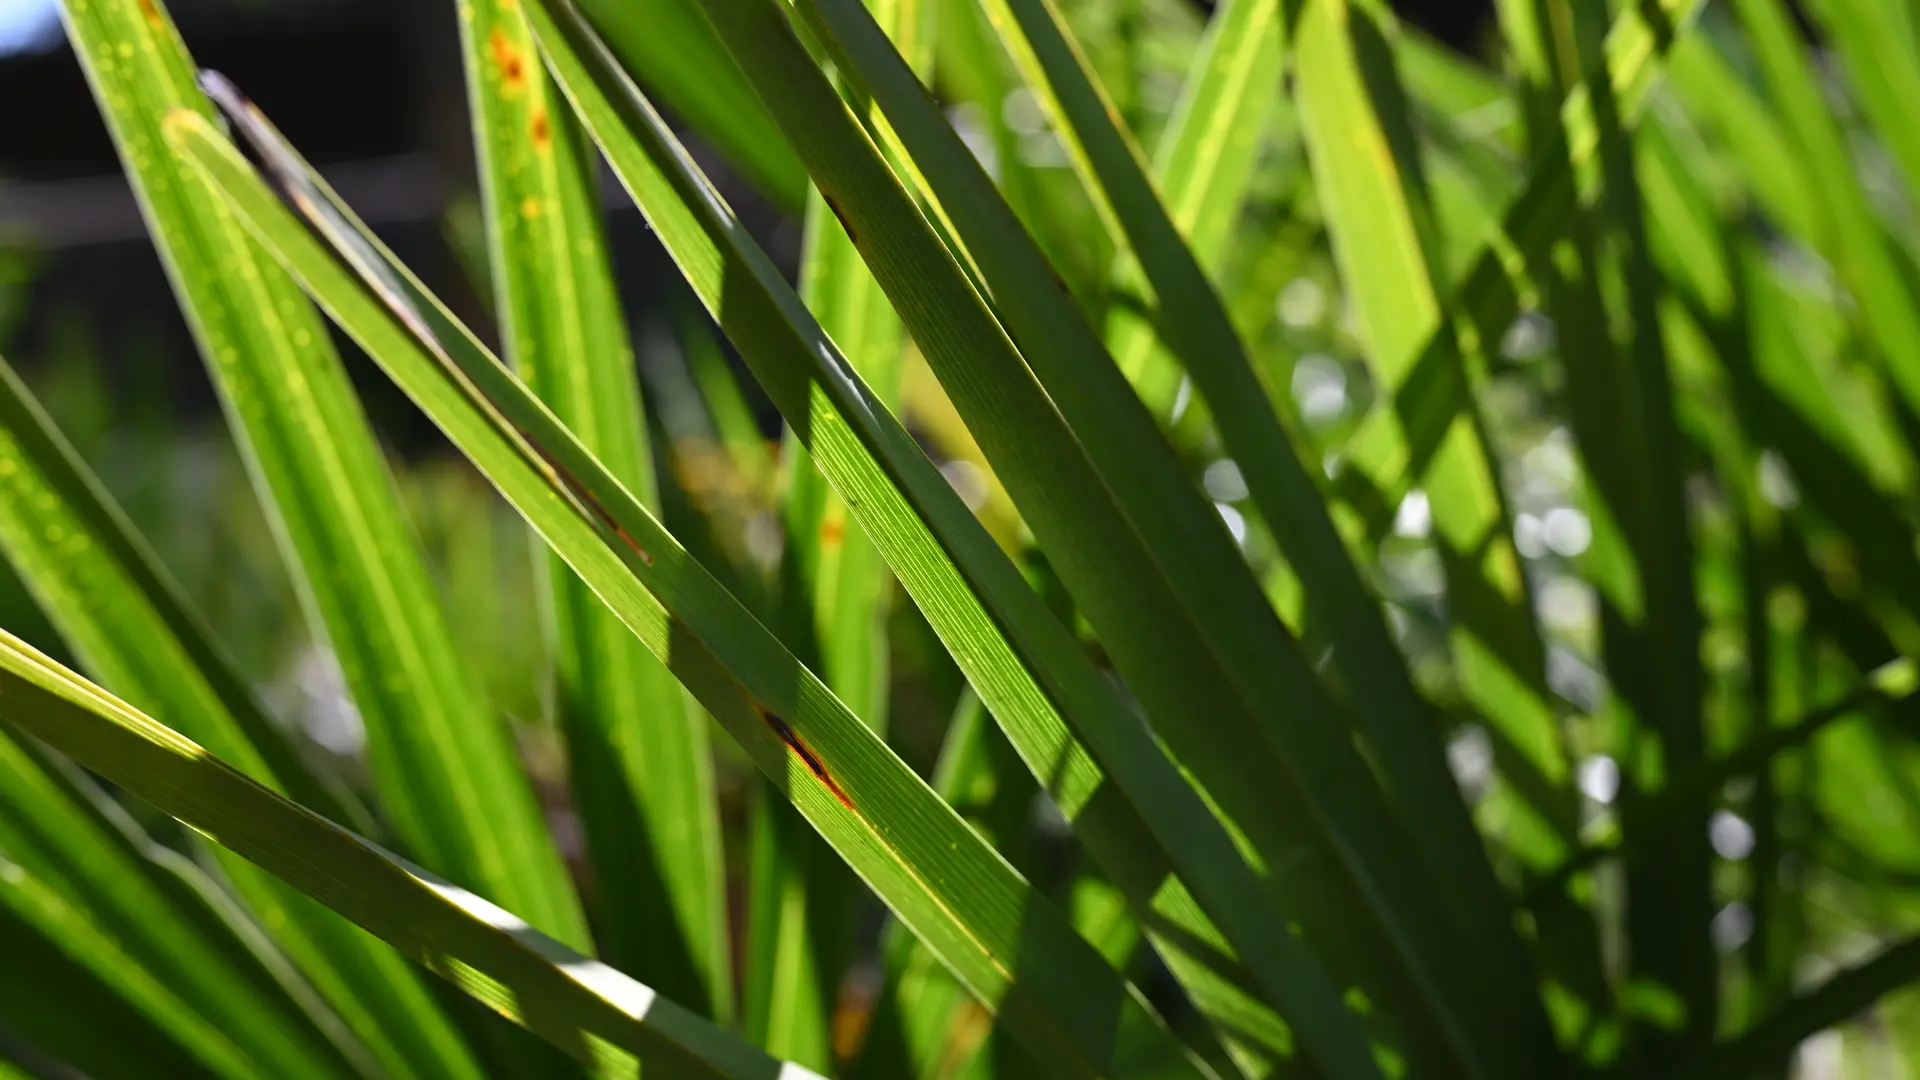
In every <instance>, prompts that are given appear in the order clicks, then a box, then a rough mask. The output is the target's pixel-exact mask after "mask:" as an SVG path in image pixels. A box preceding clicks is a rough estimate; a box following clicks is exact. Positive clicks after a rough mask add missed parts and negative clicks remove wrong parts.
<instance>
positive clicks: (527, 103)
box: [460, 0, 731, 1018]
mask: <svg viewBox="0 0 1920 1080" xmlns="http://www.w3.org/2000/svg"><path fill="white" fill-rule="evenodd" d="M460 32H461V40H462V43H463V46H464V50H465V56H466V67H467V90H468V94H467V97H468V101H469V103H470V106H471V109H472V113H473V124H474V135H475V139H474V141H475V144H476V148H477V151H478V157H479V160H480V177H481V185H482V188H483V190H484V193H485V212H486V224H487V239H488V245H489V250H490V251H491V253H492V266H493V273H492V278H493V282H494V287H495V290H496V293H497V297H498V303H497V305H496V307H497V309H498V310H499V312H500V313H501V317H502V321H503V323H504V330H505V333H504V335H503V336H504V338H505V341H506V350H505V351H506V357H507V359H508V361H509V362H511V363H512V364H513V365H514V368H515V369H516V370H517V371H518V372H519V374H520V377H521V378H522V379H523V380H525V381H526V383H527V385H528V386H529V387H530V388H531V389H532V390H533V391H534V393H536V394H538V395H540V397H541V399H542V400H543V401H545V402H546V403H547V405H548V407H549V408H551V409H552V410H553V411H554V415H555V416H556V417H558V418H559V419H560V420H561V422H562V423H565V424H566V425H567V426H568V427H569V428H571V429H572V430H573V431H574V432H576V433H578V434H579V436H580V439H581V442H582V443H583V444H584V445H585V446H586V447H587V448H588V449H589V450H591V451H592V452H593V453H594V454H595V455H596V456H597V457H599V458H600V460H601V461H603V462H604V463H606V465H607V468H608V470H609V471H611V472H612V473H613V474H614V475H615V476H617V477H619V478H620V481H621V483H622V484H624V485H625V486H626V487H627V489H628V490H629V491H631V492H633V493H634V494H635V496H636V497H638V498H639V499H641V500H642V501H643V502H645V503H647V504H648V505H649V506H651V507H653V508H654V509H655V510H656V511H658V509H659V498H658V495H657V493H656V486H657V481H656V478H655V476H654V471H653V462H652V459H651V454H650V451H649V448H648V440H647V433H646V430H645V420H644V418H643V416H642V412H641V405H640V391H639V383H638V381H637V379H636V376H635V370H634V363H633V353H632V349H631V347H630V346H629V345H628V336H627V327H626V322H625V320H624V319H622V318H621V315H620V300H619V296H618V294H617V292H616V290H615V286H614V281H613V271H612V267H611V265H610V264H609V261H608V259H609V253H608V249H607V245H606V238H605V230H604V228H603V226H602V223H601V221H600V216H599V198H598V187H597V185H596V184H595V183H594V166H595V164H596V161H595V156H594V155H593V151H592V146H591V144H590V143H588V142H587V141H586V138H585V136H584V135H583V134H582V132H581V130H580V126H579V123H578V122H577V121H575V120H574V118H573V114H572V112H571V110H569V109H567V108H566V106H565V103H564V101H562V100H561V99H560V97H559V95H558V93H557V92H556V91H555V90H554V88H553V84H552V82H551V80H550V79H549V78H548V77H547V74H546V69H545V68H544V67H543V66H542V65H541V64H540V63H539V54H538V53H537V52H536V51H535V49H534V44H533V37H532V34H531V33H530V32H529V31H528V29H527V24H526V19H525V18H524V17H522V16H521V14H520V12H519V11H518V10H517V8H516V7H515V5H513V4H510V3H501V2H496V0H469V2H468V3H466V4H463V6H462V18H461V19H460ZM545 561H546V563H547V572H548V588H547V602H548V603H549V604H550V605H551V614H552V617H551V620H550V624H551V625H552V626H553V628H554V631H555V635H554V646H555V651H556V656H555V668H556V670H555V675H556V681H557V684H558V685H557V686H556V687H555V692H556V698H557V700H556V705H557V707H558V711H559V715H560V722H561V724H562V726H563V729H564V730H565V732H566V736H567V749H568V755H569V762H570V765H571V768H570V769H569V776H571V777H572V780H573V791H574V797H575V799H576V801H577V803H578V805H579V810H580V816H581V822H582V825H583V826H584V831H585V834H586V841H587V848H588V853H589V855H590V856H591V858H592V861H593V867H594V880H595V882H596V884H597V887H598V891H599V898H600V906H601V909H602V911H603V912H604V913H605V914H606V917H604V918H602V919H601V920H599V922H598V924H597V932H598V936H599V940H600V941H601V943H602V945H603V948H602V950H601V951H602V954H603V955H604V956H605V957H606V959H607V960H608V962H610V963H613V964H615V965H618V966H620V967H621V968H623V969H626V970H631V971H634V972H635V973H637V974H639V975H640V976H642V977H644V978H646V979H647V980H648V981H649V982H651V983H652V984H653V985H655V986H657V987H658V988H659V989H660V990H661V992H662V993H665V994H667V995H668V996H670V997H672V998H673V999H674V1000H676V1001H679V1002H682V1003H684V1004H686V1005H687V1006H688V1007H689V1008H692V1009H694V1010H695V1011H697V1012H700V1013H703V1014H705V1015H708V1016H714V1017H716V1018H724V1017H725V1016H726V1015H727V1013H728V1007H729V1003H730V998H731V993H730V991H729V984H730V981H731V975H730V972H731V968H730V963H729V961H728V958H727V947H726V903H725V898H724V895H723V889H722V880H721V877H722V864H721V856H720V824H719V821H718V816H717V815H718V806H717V804H716V802H715V799H714V790H713V763H712V751H711V748H710V746H709V745H708V737H707V732H708V721H707V717H706V714H704V713H702V712H701V711H700V710H699V708H698V707H696V706H693V705H692V704H691V703H689V702H688V701H687V700H686V696H685V694H684V693H683V692H682V691H681V689H680V685H679V684H678V683H677V682H675V681H674V679H673V676H672V675H671V674H670V673H669V672H668V671H667V669H666V668H665V667H664V666H662V665H661V664H660V662H659V661H658V660H655V659H654V658H653V656H652V655H650V654H649V653H648V652H647V651H646V650H645V649H644V648H642V647H641V646H640V644H639V643H638V642H636V641H634V640H633V635H631V634H629V633H627V630H626V628H625V627H624V626H621V625H620V622H619V620H618V619H615V618H614V617H613V616H612V615H611V614H609V613H608V612H607V610H606V609H605V608H604V607H602V606H601V605H600V602H599V601H598V600H597V599H595V598H594V596H593V594H592V592H591V591H590V590H588V589H587V587H586V586H585V585H584V584H582V583H581V582H580V580H579V579H578V578H576V577H575V576H574V575H573V572H572V571H571V570H570V569H568V568H567V566H566V564H565V563H564V562H562V561H561V560H560V559H559V558H558V557H556V556H553V555H551V554H550V553H548V554H547V555H546V560H545Z"/></svg>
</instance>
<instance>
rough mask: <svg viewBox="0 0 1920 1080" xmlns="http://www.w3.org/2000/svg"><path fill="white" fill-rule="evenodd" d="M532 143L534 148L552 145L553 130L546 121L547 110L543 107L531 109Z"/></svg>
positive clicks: (542, 148)
mask: <svg viewBox="0 0 1920 1080" xmlns="http://www.w3.org/2000/svg"><path fill="white" fill-rule="evenodd" d="M533 145H534V147H535V148H536V149H540V150H545V149H547V148H549V147H551V146H552V145H553V132H552V130H551V129H550V127H549V125H548V123H547V110H545V109H541V108H536V109H534V110H533Z"/></svg>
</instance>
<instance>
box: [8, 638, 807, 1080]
mask: <svg viewBox="0 0 1920 1080" xmlns="http://www.w3.org/2000/svg"><path fill="white" fill-rule="evenodd" d="M0 718H4V720H5V721H6V722H7V723H8V724H10V725H12V726H13V727H14V728H16V729H18V730H20V731H24V732H26V733H28V734H31V735H33V736H34V737H35V738H38V739H40V740H42V741H44V742H46V743H47V744H48V745H50V746H53V747H54V748H56V749H58V750H60V751H61V752H62V753H65V754H67V755H69V756H70V757H72V758H73V759H74V760H76V761H79V762H81V763H82V764H84V765H86V766H87V767H88V768H90V769H92V770H94V771H95V772H98V773H99V774H100V775H102V776H104V777H106V778H107V779H108V780H110V781H112V782H114V783H116V784H119V785H120V786H122V787H124V788H126V789H127V790H128V791H131V792H134V793H135V794H138V795H140V796H141V797H143V798H145V799H147V800H148V801H150V802H152V803H153V804H154V805H155V806H156V807H158V808H160V809H161V810H162V811H164V812H166V813H169V814H172V815H174V816H176V817H178V818H179V819H180V820H181V821H183V822H186V823H187V824H188V825H191V826H192V827H194V828H195V829H197V830H199V831H200V832H202V833H204V834H206V835H207V836H208V837H210V838H212V839H213V840H214V842H216V843H219V844H221V845H223V846H225V847H228V848H231V849H232V850H234V851H236V852H238V853H239V854H241V855H243V856H245V857H246V858H248V859H250V860H253V861H255V862H257V863H258V864H259V865H260V866H261V867H262V868H263V869H264V870H266V871H268V872H270V873H273V874H275V875H278V876H279V877H281V878H283V879H285V880H286V881H287V882H288V883H290V884H292V885H293V886H294V887H296V888H298V889H300V890H301V891H302V892H304V893H306V894H307V895H309V896H312V897H313V898H314V899H315V900H317V901H319V902H321V903H324V904H326V905H327V906H329V907H331V908H333V909H334V910H336V911H338V912H340V913H341V914H342V915H345V916H347V917H348V918H350V919H352V920H353V921H354V922H355V923H357V924H359V925H360V926H362V927H364V928H365V929H366V930H367V931H369V932H371V933H373V934H375V935H378V936H379V937H381V938H383V939H384V940H386V941H387V942H388V943H390V944H391V945H393V946H394V947H395V948H397V949H399V950H400V951H401V952H403V953H405V954H406V955H408V956H409V957H411V958H412V959H413V960H414V961H415V962H417V963H419V964H421V965H423V966H425V967H427V968H428V969H430V970H432V971H434V972H435V973H437V974H439V975H442V976H444V977H445V978H447V979H448V980H450V981H451V982H453V983H454V984H455V985H456V986H458V987H459V988H460V989H461V990H463V991H465V992H466V993H468V994H469V995H471V996H473V997H474V998H476V999H478V1000H479V1001H480V1002H481V1003H483V1004H485V1005H486V1006H487V1007H488V1008H491V1009H493V1010H495V1011H497V1012H499V1013H500V1014H501V1015H503V1016H506V1017H508V1018H509V1019H512V1020H514V1021H516V1022H518V1023H520V1024H523V1025H525V1026H526V1027H527V1028H528V1029H530V1030H532V1031H533V1032H535V1033H536V1034H538V1035H540V1036H541V1037H542V1038H544V1039H547V1040H548V1041H549V1042H551V1043H553V1044H554V1045H555V1046H558V1047H560V1048H561V1049H563V1050H565V1051H567V1052H568V1053H570V1054H572V1055H573V1056H575V1057H576V1058H578V1059H579V1060H580V1061H582V1062H584V1063H586V1064H589V1065H593V1066H596V1067H598V1068H600V1069H601V1070H602V1071H603V1072H605V1073H607V1074H610V1075H616V1076H618V1075H627V1076H631V1075H633V1071H634V1065H635V1063H636V1059H637V1060H639V1061H644V1062H646V1063H647V1064H649V1065H654V1064H658V1066H659V1067H660V1068H661V1069H662V1070H663V1071H664V1072H666V1074H667V1075H669V1076H687V1077H715V1078H725V1080H774V1078H775V1077H776V1076H778V1077H794V1076H798V1077H803V1078H804V1077H810V1076H817V1074H814V1073H810V1072H808V1071H806V1070H804V1069H797V1067H796V1066H793V1065H791V1064H785V1065H783V1064H782V1063H781V1062H778V1061H775V1060H773V1059H772V1058H769V1057H767V1056H766V1055H764V1054H762V1053H761V1052H759V1051H758V1050H755V1049H753V1048H752V1047H751V1046H749V1045H747V1044H746V1043H744V1042H742V1041H741V1040H740V1039H739V1038H738V1037H737V1036H734V1035H729V1034H727V1033H725V1032H723V1031H721V1030H720V1029H718V1028H715V1027H713V1026H712V1025H711V1024H710V1023H709V1022H707V1021H705V1020H702V1019H700V1018H699V1017H697V1016H695V1015H694V1014H693V1013H691V1012H688V1011H687V1010H686V1009H684V1008H682V1007H680V1006H678V1005H676V1004H674V1003H673V1002H672V1001H670V1000H668V999H666V998H663V997H660V996H659V995H658V994H656V993H655V992H654V991H653V990H652V989H651V988H650V987H647V986H644V985H642V984H640V983H637V982H635V981H633V980H632V979H630V978H628V977H626V976H625V975H622V974H620V973H619V972H618V971H615V970H614V969H612V968H610V967H607V966H606V965H605V964H601V963H599V962H598V961H595V960H591V959H588V958H587V957H584V956H582V955H580V954H579V953H577V952H574V951H573V950H572V949H569V948H567V947H566V946H565V945H563V944H561V943H560V942H558V941H555V940H553V939H552V938H550V937H547V936H546V935H545V934H542V933H540V932H539V931H538V930H535V929H534V928H533V927H531V926H529V925H527V923H526V922H525V921H524V920H522V919H520V918H519V917H518V916H515V915H512V914H510V913H508V912H506V911H504V910H502V909H501V908H499V907H497V906H495V905H493V904H490V903H488V902H487V901H485V900H483V899H481V898H480V897H478V896H475V895H474V894H473V893H471V892H468V891H467V890H465V889H462V888H460V887H459V886H457V885H454V884H451V883H449V882H447V881H445V880H444V879H441V878H437V877H435V876H433V875H432V874H429V873H427V872H426V871H425V870H422V869H420V868H419V867H417V866H414V865H413V864H411V863H409V862H407V861H405V860H404V859H401V858H399V857H398V856H396V855H393V854H391V853H389V852H387V851H385V850H384V849H382V848H380V847H378V846H376V845H375V844H373V843H372V842H370V841H368V840H365V839H362V838H361V837H359V836H357V835H355V834H353V833H350V832H348V831H346V830H345V829H342V828H341V827H340V826H338V825H335V824H333V823H332V822H330V821H327V820H326V819H324V818H322V817H319V816H318V815H316V814H314V813H313V812H311V811H309V810H306V809H303V808H302V807H300V806H299V805H297V804H295V803H291V802H288V801H287V800H286V799H284V798H282V797H280V796H279V795H276V794H274V793H273V792H272V791H270V790H268V789H266V788H264V787H261V786H260V785H259V784H257V783H254V782H253V781H252V780H249V779H247V778H246V777H245V776H243V775H242V774H241V773H239V772H237V771H235V770H234V769H233V768H232V767H230V766H228V765H227V764H226V763H224V762H222V761H221V760H220V759H219V758H216V757H214V756H213V755H211V754H209V753H208V752H207V751H206V750H205V749H204V748H202V747H201V746H199V745H198V744H196V743H194V742H193V741H191V740H189V739H187V738H185V737H184V736H182V735H180V734H179V733H178V732H175V731H173V730H172V729H170V728H168V727H166V726H165V725H163V724H160V723H158V722H156V721H154V720H153V719H151V718H149V717H147V716H144V715H142V714H141V713H139V712H138V711H136V710H134V709H133V708H131V707H130V706H128V705H126V704H125V703H124V702H121V701H119V700H118V699H116V698H114V697H112V696H111V695H109V694H107V693H106V692H104V691H102V690H100V689H99V688H98V687H95V686H93V685H92V684H90V683H88V682H86V681H85V680H84V679H81V678H80V677H79V676H77V675H74V674H73V673H72V672H70V671H67V670H66V669H65V668H62V667H60V666H59V665H58V664H55V663H54V662H53V661H51V660H49V659H47V658H46V657H45V656H43V655H41V654H40V653H38V652H35V651H34V650H33V649H32V648H30V647H29V646H27V645H26V644H25V643H23V642H21V641H19V640H18V639H17V638H14V637H13V636H12V635H10V634H6V633H5V632H4V631H0Z"/></svg>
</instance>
